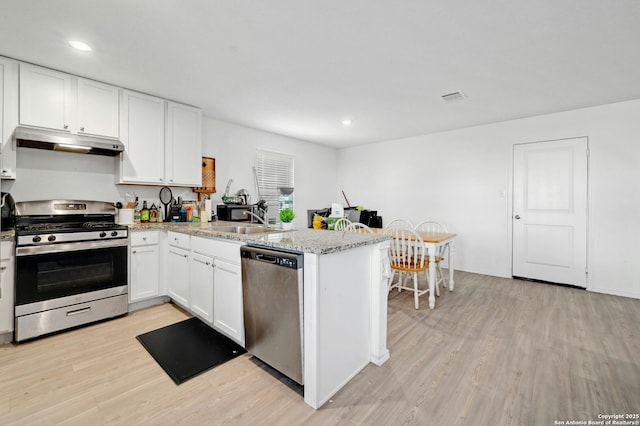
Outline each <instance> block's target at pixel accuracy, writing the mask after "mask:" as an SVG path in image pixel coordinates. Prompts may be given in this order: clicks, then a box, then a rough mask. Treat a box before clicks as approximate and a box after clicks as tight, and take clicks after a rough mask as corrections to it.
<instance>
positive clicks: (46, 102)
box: [20, 64, 71, 131]
mask: <svg viewBox="0 0 640 426" xmlns="http://www.w3.org/2000/svg"><path fill="white" fill-rule="evenodd" d="M70 99H71V76H70V75H68V74H63V73H60V72H57V71H53V70H49V69H46V68H41V67H36V66H33V65H28V64H20V124H24V125H27V126H37V127H46V128H49V129H56V130H64V131H70V123H69V120H70V115H71V114H70V111H71V106H70Z"/></svg>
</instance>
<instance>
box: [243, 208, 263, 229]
mask: <svg viewBox="0 0 640 426" xmlns="http://www.w3.org/2000/svg"><path fill="white" fill-rule="evenodd" d="M243 213H244V214H247V215H251V216H253V217H255V218H256V219H258V222H260V223H262V224H263V225H264V226H269V220H268V219H267V212H264V219H263V218H261V217H260V216H259V215H257V214H255V213H254V212H250V211H247V210H245V211H244V212H243Z"/></svg>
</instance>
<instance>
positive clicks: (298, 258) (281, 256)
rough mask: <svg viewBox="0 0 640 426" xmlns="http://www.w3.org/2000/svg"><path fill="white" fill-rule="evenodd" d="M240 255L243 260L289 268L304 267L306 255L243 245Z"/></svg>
mask: <svg viewBox="0 0 640 426" xmlns="http://www.w3.org/2000/svg"><path fill="white" fill-rule="evenodd" d="M240 257H241V258H242V261H243V262H245V261H254V262H261V263H263V264H269V265H273V266H279V267H283V268H289V269H302V268H303V267H304V255H303V254H302V253H294V252H285V251H280V250H273V249H271V248H267V247H256V246H242V247H241V248H240Z"/></svg>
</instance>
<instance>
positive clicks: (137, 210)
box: [133, 207, 140, 223]
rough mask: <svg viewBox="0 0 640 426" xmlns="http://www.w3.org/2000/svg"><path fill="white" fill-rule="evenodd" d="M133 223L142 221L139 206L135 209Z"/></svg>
mask: <svg viewBox="0 0 640 426" xmlns="http://www.w3.org/2000/svg"><path fill="white" fill-rule="evenodd" d="M133 223H140V209H139V208H137V207H136V209H135V210H134V211H133Z"/></svg>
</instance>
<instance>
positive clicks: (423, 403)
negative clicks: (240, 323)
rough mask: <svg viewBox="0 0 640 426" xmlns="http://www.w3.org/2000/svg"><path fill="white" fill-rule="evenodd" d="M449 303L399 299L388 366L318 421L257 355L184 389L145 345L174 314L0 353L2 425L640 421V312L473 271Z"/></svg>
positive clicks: (162, 309) (630, 305) (624, 303)
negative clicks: (604, 417) (605, 417)
mask: <svg viewBox="0 0 640 426" xmlns="http://www.w3.org/2000/svg"><path fill="white" fill-rule="evenodd" d="M441 293H442V296H441V297H440V298H439V299H438V300H437V301H436V309H435V310H433V311H430V310H429V309H427V307H426V306H427V303H426V299H423V300H425V302H423V303H422V304H421V308H420V310H417V311H416V310H414V309H413V298H412V295H411V294H410V293H408V292H402V293H397V292H395V291H393V292H392V293H391V294H390V296H389V330H388V347H389V349H390V351H391V359H390V360H389V361H388V362H387V363H385V364H384V365H383V366H381V367H377V366H375V365H369V366H367V367H366V368H365V369H364V370H363V371H362V372H361V373H359V374H358V375H357V376H356V377H355V378H354V379H353V380H352V381H351V382H350V383H349V384H348V385H347V386H346V387H345V388H343V389H342V390H341V391H340V392H338V394H336V395H335V396H334V398H333V399H332V400H331V401H330V402H329V403H327V404H325V405H324V406H323V407H322V408H321V409H320V410H317V411H316V410H313V409H312V408H310V407H309V406H307V405H305V404H304V401H303V400H302V398H301V397H300V396H299V395H298V394H297V393H296V392H294V391H293V390H291V389H290V388H288V387H287V386H285V385H284V384H282V383H281V382H279V381H278V380H276V379H274V377H272V376H271V375H269V374H268V373H267V372H265V371H264V369H262V368H260V366H259V365H257V364H256V363H255V362H253V361H252V360H251V359H250V356H248V355H245V356H241V357H239V358H236V359H234V360H232V361H230V362H229V363H227V364H225V365H223V366H220V367H218V368H216V369H213V370H211V371H209V372H207V373H204V374H202V375H200V376H198V377H196V378H194V379H192V380H190V381H188V382H186V383H184V384H182V385H180V386H176V385H175V384H174V383H173V381H172V380H171V379H170V378H169V377H168V376H167V375H166V374H165V373H164V372H163V370H162V369H161V368H160V367H159V366H158V365H157V364H156V363H155V362H154V360H153V359H152V358H151V357H150V356H149V355H148V353H147V352H146V351H145V350H144V349H143V348H142V346H141V345H140V344H139V343H138V341H137V340H136V339H135V336H136V335H138V334H140V333H144V332H147V331H150V330H154V329H156V328H159V327H161V326H164V325H168V324H171V323H174V322H177V321H180V320H183V319H185V318H186V317H187V314H185V313H184V312H183V311H181V310H179V309H177V308H176V307H174V306H173V305H171V304H166V305H162V306H158V307H153V308H149V309H145V310H142V311H138V312H134V313H131V314H129V315H128V316H126V317H123V318H119V319H116V320H113V321H108V322H104V323H100V324H96V325H92V326H89V327H85V328H82V329H78V330H73V331H70V332H67V333H64V334H60V335H55V336H50V337H45V338H41V339H38V340H35V341H32V342H28V343H23V344H19V345H14V344H5V345H2V346H0V424H1V425H8V424H28V425H34V424H77V425H99V424H124V425H133V424H136V425H141V424H158V425H162V424H188V425H204V424H207V425H208V424H211V425H215V424H233V425H255V424H265V425H271V424H279V425H297V424H305V425H332V424H335V425H361V424H362V425H404V424H418V425H553V424H554V421H556V420H557V421H567V420H585V421H588V420H598V415H599V414H621V413H638V412H640V327H639V325H640V300H634V299H627V298H622V297H615V296H608V295H602V294H596V293H589V292H586V291H584V290H578V289H573V288H566V287H559V286H552V285H545V284H537V283H529V282H522V281H518V280H508V279H500V278H495V277H488V276H483V275H475V274H469V273H462V272H460V273H456V290H455V291H454V292H453V293H449V291H448V290H443V291H442V292H441ZM424 297H426V296H424ZM345 326H348V324H345Z"/></svg>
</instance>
